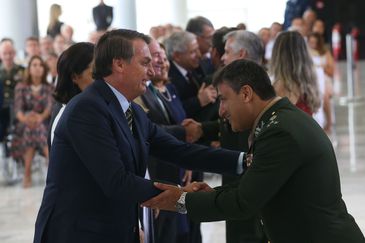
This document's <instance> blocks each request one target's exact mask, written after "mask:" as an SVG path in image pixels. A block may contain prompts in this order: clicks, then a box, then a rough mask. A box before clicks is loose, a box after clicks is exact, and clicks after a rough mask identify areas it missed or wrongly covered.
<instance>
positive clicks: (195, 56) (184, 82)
mask: <svg viewBox="0 0 365 243" xmlns="http://www.w3.org/2000/svg"><path fill="white" fill-rule="evenodd" d="M165 44H166V52H167V57H168V58H169V60H170V71H169V78H170V80H171V82H172V83H173V84H174V85H175V87H176V89H177V91H178V93H179V95H180V98H181V101H182V102H183V105H184V109H185V111H186V116H187V117H189V118H197V116H199V115H200V114H199V113H201V112H202V111H203V110H204V109H206V108H207V107H208V106H209V105H212V104H213V103H214V102H215V101H216V98H217V92H216V90H215V89H214V87H213V86H212V85H206V84H202V80H201V79H199V77H198V76H197V74H196V73H195V72H194V69H196V68H198V67H199V61H200V58H201V54H200V51H199V45H198V42H197V40H196V37H195V35H194V34H192V33H189V32H185V31H183V32H175V33H173V34H172V35H171V36H169V38H167V39H166V42H165Z"/></svg>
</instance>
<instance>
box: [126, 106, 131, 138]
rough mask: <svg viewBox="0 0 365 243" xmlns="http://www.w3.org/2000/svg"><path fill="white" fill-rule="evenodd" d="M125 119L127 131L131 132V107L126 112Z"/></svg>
mask: <svg viewBox="0 0 365 243" xmlns="http://www.w3.org/2000/svg"><path fill="white" fill-rule="evenodd" d="M125 118H126V119H127V122H128V127H129V129H130V130H131V132H133V112H132V108H131V106H129V107H128V109H127V110H126V112H125Z"/></svg>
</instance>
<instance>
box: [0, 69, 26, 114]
mask: <svg viewBox="0 0 365 243" xmlns="http://www.w3.org/2000/svg"><path fill="white" fill-rule="evenodd" d="M23 72H24V68H23V67H22V66H19V65H16V64H14V67H13V68H12V69H11V70H10V71H9V72H8V71H7V70H5V68H4V67H3V65H2V64H0V83H2V86H3V98H4V103H3V107H9V106H10V105H12V104H13V102H14V91H15V86H16V84H17V83H19V82H21V81H22V80H23ZM0 108H1V107H0Z"/></svg>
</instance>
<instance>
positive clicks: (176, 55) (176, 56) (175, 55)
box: [172, 51, 181, 62]
mask: <svg viewBox="0 0 365 243" xmlns="http://www.w3.org/2000/svg"><path fill="white" fill-rule="evenodd" d="M180 56H181V55H180V52H177V51H175V52H174V53H172V60H174V61H176V62H179V61H180Z"/></svg>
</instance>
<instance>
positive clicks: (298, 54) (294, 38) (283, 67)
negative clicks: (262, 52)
mask: <svg viewBox="0 0 365 243" xmlns="http://www.w3.org/2000/svg"><path fill="white" fill-rule="evenodd" d="M269 71H270V74H271V76H272V78H273V86H274V88H275V91H276V93H277V95H279V96H282V97H288V98H289V100H290V101H291V102H292V103H293V104H295V105H296V106H297V107H298V108H300V109H302V110H303V111H304V112H306V113H308V114H309V115H313V113H315V112H317V111H318V109H319V107H320V104H321V101H320V95H319V90H318V85H317V78H316V74H315V71H314V66H313V61H312V58H311V57H310V55H309V52H308V48H307V45H306V43H305V40H304V38H303V37H302V36H301V35H300V34H299V33H298V32H296V31H287V32H282V33H281V34H279V36H278V37H277V39H276V41H275V44H274V47H273V52H272V57H271V62H270V67H269Z"/></svg>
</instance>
